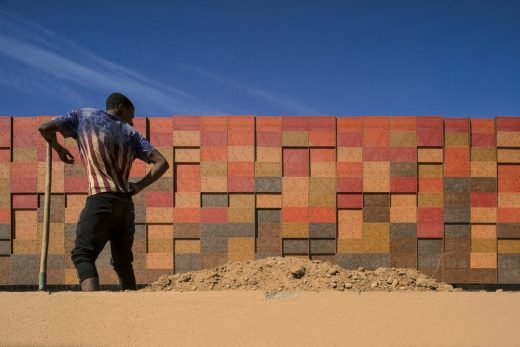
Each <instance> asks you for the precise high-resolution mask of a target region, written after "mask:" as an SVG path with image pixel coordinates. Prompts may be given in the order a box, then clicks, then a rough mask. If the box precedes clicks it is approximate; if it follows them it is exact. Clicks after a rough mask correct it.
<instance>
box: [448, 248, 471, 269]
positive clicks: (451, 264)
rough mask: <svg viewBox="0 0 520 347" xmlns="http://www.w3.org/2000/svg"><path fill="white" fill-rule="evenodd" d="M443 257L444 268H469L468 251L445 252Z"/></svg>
mask: <svg viewBox="0 0 520 347" xmlns="http://www.w3.org/2000/svg"><path fill="white" fill-rule="evenodd" d="M443 258H444V268H446V269H469V253H459V252H445V253H444V255H443Z"/></svg>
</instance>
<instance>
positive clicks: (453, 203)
mask: <svg viewBox="0 0 520 347" xmlns="http://www.w3.org/2000/svg"><path fill="white" fill-rule="evenodd" d="M443 195H444V202H443V204H444V207H465V208H469V207H470V206H471V203H470V193H452V192H445V193H444V194H443Z"/></svg>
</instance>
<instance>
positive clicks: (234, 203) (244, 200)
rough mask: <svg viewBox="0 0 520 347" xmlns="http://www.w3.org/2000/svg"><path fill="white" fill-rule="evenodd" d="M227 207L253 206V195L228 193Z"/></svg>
mask: <svg viewBox="0 0 520 347" xmlns="http://www.w3.org/2000/svg"><path fill="white" fill-rule="evenodd" d="M229 207H255V195H254V194H233V193H232V194H229Z"/></svg>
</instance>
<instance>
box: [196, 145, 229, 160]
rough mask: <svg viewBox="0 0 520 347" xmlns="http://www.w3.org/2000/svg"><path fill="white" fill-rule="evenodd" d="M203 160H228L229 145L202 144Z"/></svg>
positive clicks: (201, 155) (201, 153)
mask: <svg viewBox="0 0 520 347" xmlns="http://www.w3.org/2000/svg"><path fill="white" fill-rule="evenodd" d="M200 161H201V162H204V161H206V162H226V161H227V147H226V146H220V147H214V146H202V147H201V148H200Z"/></svg>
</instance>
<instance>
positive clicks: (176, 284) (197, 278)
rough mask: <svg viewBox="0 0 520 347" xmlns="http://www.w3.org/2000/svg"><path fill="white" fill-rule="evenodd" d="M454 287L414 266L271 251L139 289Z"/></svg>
mask: <svg viewBox="0 0 520 347" xmlns="http://www.w3.org/2000/svg"><path fill="white" fill-rule="evenodd" d="M229 289H242V290H263V291H267V292H273V291H298V290H301V291H322V290H338V291H358V292H368V291H454V290H457V291H458V290H461V289H460V288H457V289H454V288H453V287H452V286H451V285H450V284H446V283H439V282H437V281H436V280H435V279H433V278H430V277H428V276H426V275H425V274H423V273H421V272H419V271H417V270H414V269H401V268H378V269H376V270H374V271H368V270H365V269H363V268H358V269H357V270H347V269H344V268H342V267H341V266H338V265H332V264H331V263H329V262H323V261H320V260H303V259H299V258H291V257H287V258H282V257H270V258H265V259H261V260H255V261H247V262H234V263H228V264H225V265H223V266H218V267H214V268H210V269H204V270H200V271H192V272H184V273H178V274H175V275H168V276H161V277H160V278H159V280H158V281H156V282H154V283H152V284H150V285H149V286H148V287H146V288H143V289H141V290H142V291H147V292H155V291H195V290H229Z"/></svg>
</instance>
